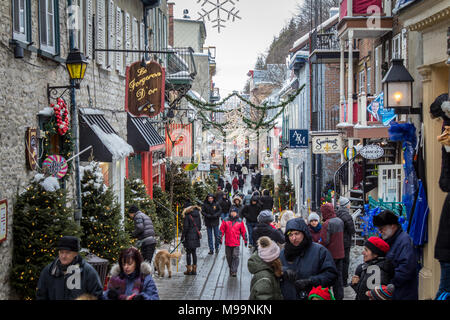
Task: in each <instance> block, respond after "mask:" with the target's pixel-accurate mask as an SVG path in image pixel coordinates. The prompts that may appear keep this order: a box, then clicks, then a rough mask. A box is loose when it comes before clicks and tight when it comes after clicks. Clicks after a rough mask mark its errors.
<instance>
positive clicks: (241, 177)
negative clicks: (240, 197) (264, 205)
mask: <svg viewBox="0 0 450 320" xmlns="http://www.w3.org/2000/svg"><path fill="white" fill-rule="evenodd" d="M244 183H245V181H244V177H243V176H242V175H239V190H240V191H241V192H242V190H243V188H244Z"/></svg>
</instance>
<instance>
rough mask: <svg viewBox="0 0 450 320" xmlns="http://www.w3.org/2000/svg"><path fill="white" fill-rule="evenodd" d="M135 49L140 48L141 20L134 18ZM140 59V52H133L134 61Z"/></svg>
mask: <svg viewBox="0 0 450 320" xmlns="http://www.w3.org/2000/svg"><path fill="white" fill-rule="evenodd" d="M132 43H133V50H139V22H138V20H137V19H136V18H133V42H132ZM138 60H139V53H137V52H135V53H133V62H135V61H138Z"/></svg>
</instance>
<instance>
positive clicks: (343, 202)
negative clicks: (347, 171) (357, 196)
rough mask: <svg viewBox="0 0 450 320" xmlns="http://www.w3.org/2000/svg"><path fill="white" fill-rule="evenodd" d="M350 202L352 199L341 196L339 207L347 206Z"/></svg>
mask: <svg viewBox="0 0 450 320" xmlns="http://www.w3.org/2000/svg"><path fill="white" fill-rule="evenodd" d="M349 204H350V200H349V199H348V198H346V197H340V198H339V207H346V206H348V205H349Z"/></svg>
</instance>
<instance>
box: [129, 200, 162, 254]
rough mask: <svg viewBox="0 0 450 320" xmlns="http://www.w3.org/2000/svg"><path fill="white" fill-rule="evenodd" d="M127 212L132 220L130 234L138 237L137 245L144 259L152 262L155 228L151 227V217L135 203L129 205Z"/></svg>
mask: <svg viewBox="0 0 450 320" xmlns="http://www.w3.org/2000/svg"><path fill="white" fill-rule="evenodd" d="M128 214H129V216H130V218H131V219H133V222H134V231H133V234H132V236H133V237H134V238H137V239H138V242H137V246H140V247H141V253H142V256H143V257H144V260H145V261H147V262H148V263H152V259H153V254H154V253H155V247H156V239H155V229H154V228H153V222H152V219H150V217H149V216H148V215H146V214H145V213H143V212H142V211H139V208H138V207H136V206H135V205H131V206H130V208H129V209H128Z"/></svg>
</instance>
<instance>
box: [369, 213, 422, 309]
mask: <svg viewBox="0 0 450 320" xmlns="http://www.w3.org/2000/svg"><path fill="white" fill-rule="evenodd" d="M373 224H374V226H375V227H377V229H378V231H379V232H380V234H381V238H382V239H383V240H384V241H386V242H387V244H389V247H390V249H389V251H388V253H387V254H386V259H387V260H390V261H391V262H392V264H393V265H394V269H395V274H394V278H393V279H392V284H393V285H395V291H394V294H393V297H392V299H393V300H418V299H419V276H418V272H417V253H416V250H415V249H414V245H413V242H412V239H411V237H410V236H409V234H408V233H407V232H406V231H404V230H403V228H402V226H401V225H400V223H399V218H398V216H397V215H396V214H395V213H394V212H393V211H391V210H383V211H382V212H381V213H380V214H378V215H376V216H374V217H373Z"/></svg>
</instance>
